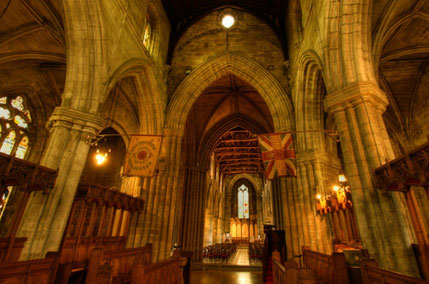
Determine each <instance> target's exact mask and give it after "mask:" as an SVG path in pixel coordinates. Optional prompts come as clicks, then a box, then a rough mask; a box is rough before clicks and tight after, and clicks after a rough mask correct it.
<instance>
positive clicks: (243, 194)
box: [237, 184, 249, 219]
mask: <svg viewBox="0 0 429 284" xmlns="http://www.w3.org/2000/svg"><path fill="white" fill-rule="evenodd" d="M237 194H238V218H240V219H249V189H248V188H247V186H245V185H244V184H242V185H241V186H240V187H239V188H238V193H237Z"/></svg>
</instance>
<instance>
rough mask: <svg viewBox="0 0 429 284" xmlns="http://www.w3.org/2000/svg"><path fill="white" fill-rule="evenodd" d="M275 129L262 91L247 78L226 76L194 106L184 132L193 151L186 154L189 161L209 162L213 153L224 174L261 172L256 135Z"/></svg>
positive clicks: (215, 83) (212, 86)
mask: <svg viewBox="0 0 429 284" xmlns="http://www.w3.org/2000/svg"><path fill="white" fill-rule="evenodd" d="M272 130H273V121H272V117H271V114H270V111H269V109H268V106H267V105H266V104H265V102H264V100H263V98H262V97H261V96H260V95H259V93H258V92H257V91H256V90H255V89H254V88H253V87H252V86H251V85H249V84H248V83H247V82H245V81H244V80H241V79H240V78H238V77H236V76H234V75H231V74H229V75H226V76H224V77H222V78H220V79H218V80H217V81H215V82H214V83H213V84H211V85H210V86H209V87H208V88H207V89H206V90H205V91H204V92H203V93H202V94H201V95H200V96H199V97H198V99H197V101H196V102H195V103H194V105H193V107H192V109H191V112H190V114H189V116H188V121H187V128H186V134H185V141H186V142H185V144H186V146H187V147H188V149H187V151H190V154H189V155H185V156H186V157H187V158H188V159H190V160H188V161H186V162H187V163H195V162H198V163H200V164H205V165H207V163H208V160H209V158H210V156H211V155H212V153H214V154H215V158H216V161H217V164H218V165H219V166H220V168H221V170H222V173H224V174H225V175H227V174H237V173H251V174H252V173H261V170H262V161H261V157H260V154H259V147H258V142H257V140H256V137H255V134H257V133H263V132H265V133H267V132H271V131H272ZM188 153H189V152H188ZM192 157H195V158H196V159H195V160H193V161H192Z"/></svg>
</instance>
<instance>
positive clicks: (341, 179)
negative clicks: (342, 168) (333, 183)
mask: <svg viewBox="0 0 429 284" xmlns="http://www.w3.org/2000/svg"><path fill="white" fill-rule="evenodd" d="M338 180H339V181H340V182H346V181H347V180H346V177H345V176H344V175H339V176H338Z"/></svg>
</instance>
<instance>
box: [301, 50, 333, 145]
mask: <svg viewBox="0 0 429 284" xmlns="http://www.w3.org/2000/svg"><path fill="white" fill-rule="evenodd" d="M324 95H326V87H325V83H324V76H323V65H322V61H321V60H320V58H319V57H318V55H317V54H316V53H315V52H314V51H313V50H307V51H306V52H304V53H303V54H302V56H301V57H300V61H299V64H298V75H297V91H296V96H295V98H294V102H295V108H296V129H297V131H309V130H323V129H324V127H325V125H324V123H323V120H324V119H323V115H324V114H323V111H324V110H323V108H322V106H323V97H324ZM323 144H324V134H323V133H311V132H310V133H298V134H297V149H298V150H301V151H305V150H308V149H314V148H317V145H323Z"/></svg>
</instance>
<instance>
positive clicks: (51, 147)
mask: <svg viewBox="0 0 429 284" xmlns="http://www.w3.org/2000/svg"><path fill="white" fill-rule="evenodd" d="M101 126H102V122H101V120H100V118H99V117H97V116H94V115H91V114H87V113H84V112H80V111H77V110H74V109H70V108H64V107H57V108H56V109H55V111H54V113H53V115H52V116H51V118H50V120H49V123H48V127H49V128H50V137H49V141H48V145H47V147H46V151H45V152H44V154H43V157H42V160H41V162H40V164H41V165H43V166H45V167H48V168H52V169H58V176H57V180H56V184H55V187H54V188H53V189H52V191H51V193H50V194H49V195H48V196H46V195H43V194H42V193H36V194H35V195H32V197H31V198H30V200H29V202H28V206H27V209H26V211H25V215H24V218H23V222H22V223H21V227H20V230H19V233H18V236H20V237H27V238H28V240H27V242H26V246H25V248H24V250H23V252H22V254H21V260H26V259H35V258H44V257H45V254H46V253H47V252H48V251H58V249H59V246H60V243H61V239H62V236H63V232H64V229H65V226H66V223H67V219H68V215H69V213H70V209H71V206H72V204H73V200H74V195H75V193H76V189H77V186H78V184H79V180H80V176H81V174H82V171H83V169H84V167H85V162H86V159H87V155H88V151H89V147H90V145H89V143H88V141H89V137H92V136H94V134H95V133H96V132H97V131H99V130H100V128H101Z"/></svg>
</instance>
